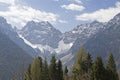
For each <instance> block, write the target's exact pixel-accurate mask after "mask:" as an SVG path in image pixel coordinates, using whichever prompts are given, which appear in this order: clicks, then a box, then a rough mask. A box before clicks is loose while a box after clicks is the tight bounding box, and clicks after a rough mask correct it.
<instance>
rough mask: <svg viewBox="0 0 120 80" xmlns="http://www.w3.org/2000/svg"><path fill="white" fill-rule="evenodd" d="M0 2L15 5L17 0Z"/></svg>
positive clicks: (1, 0) (0, 1)
mask: <svg viewBox="0 0 120 80" xmlns="http://www.w3.org/2000/svg"><path fill="white" fill-rule="evenodd" d="M0 3H4V4H10V5H14V4H15V0H0Z"/></svg>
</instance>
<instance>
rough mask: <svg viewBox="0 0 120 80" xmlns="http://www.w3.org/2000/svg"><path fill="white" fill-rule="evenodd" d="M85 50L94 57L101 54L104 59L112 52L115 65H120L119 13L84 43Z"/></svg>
mask: <svg viewBox="0 0 120 80" xmlns="http://www.w3.org/2000/svg"><path fill="white" fill-rule="evenodd" d="M84 47H85V48H86V50H87V51H89V52H90V53H92V55H93V56H94V57H95V56H97V55H99V56H102V57H103V59H104V60H106V58H107V55H108V54H109V53H110V52H112V53H113V55H114V57H115V59H116V62H117V66H118V67H120V14H118V15H116V16H115V17H114V18H113V19H112V20H110V21H109V22H108V23H107V24H106V29H105V30H104V31H102V32H99V33H98V34H96V36H93V37H92V38H91V39H90V40H89V41H87V43H86V44H85V45H84Z"/></svg>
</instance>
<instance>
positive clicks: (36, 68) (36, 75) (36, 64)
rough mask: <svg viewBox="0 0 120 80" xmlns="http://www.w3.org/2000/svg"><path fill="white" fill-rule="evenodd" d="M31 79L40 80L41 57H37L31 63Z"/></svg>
mask: <svg viewBox="0 0 120 80" xmlns="http://www.w3.org/2000/svg"><path fill="white" fill-rule="evenodd" d="M31 77H32V80H42V58H41V57H37V58H35V59H34V61H33V63H32V65H31Z"/></svg>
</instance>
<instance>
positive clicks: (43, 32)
mask: <svg viewBox="0 0 120 80" xmlns="http://www.w3.org/2000/svg"><path fill="white" fill-rule="evenodd" d="M0 32H1V33H2V34H3V35H5V36H6V37H7V38H8V39H7V40H11V41H12V42H13V43H14V44H15V45H18V46H19V48H20V50H21V49H22V50H23V51H25V55H28V56H29V57H31V58H28V59H32V58H34V57H35V56H41V57H43V58H44V57H47V59H48V61H49V60H50V57H51V56H52V55H53V54H54V55H56V57H57V59H61V60H62V62H63V65H64V66H65V65H67V66H69V67H71V66H72V63H73V62H74V60H75V56H76V53H77V52H78V50H79V49H80V47H84V48H85V49H86V50H87V51H88V52H90V53H91V54H92V57H93V58H94V57H95V56H97V55H100V56H102V57H103V58H104V61H105V60H106V58H107V55H108V54H109V53H110V52H112V53H113V54H114V56H115V59H116V61H117V66H118V68H119V67H120V58H119V56H120V14H117V15H116V16H115V17H114V18H113V19H111V20H110V21H109V22H106V23H100V22H98V21H94V22H92V23H86V24H81V25H78V26H77V27H75V28H74V29H72V30H71V31H68V32H65V33H62V32H60V31H59V30H57V29H56V28H54V27H53V26H52V24H50V23H49V22H47V21H42V22H34V21H30V22H28V23H27V24H26V25H25V26H24V28H23V29H21V30H16V29H13V28H11V25H9V24H8V23H7V22H6V20H5V19H4V18H2V17H0ZM6 47H7V46H6ZM7 48H8V47H7ZM19 48H17V49H19ZM8 49H9V48H8ZM0 52H1V51H0ZM15 52H16V51H15ZM23 53H24V52H23ZM23 53H21V55H22V54H23ZM16 54H17V52H16ZM11 55H12V53H11ZM14 55H15V54H14ZM0 57H1V55H0Z"/></svg>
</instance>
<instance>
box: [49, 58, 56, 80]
mask: <svg viewBox="0 0 120 80" xmlns="http://www.w3.org/2000/svg"><path fill="white" fill-rule="evenodd" d="M56 71H57V70H56V58H55V56H52V59H51V61H50V66H49V77H50V80H57V75H56V74H57V73H56Z"/></svg>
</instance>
